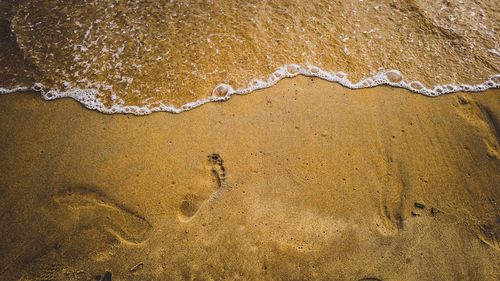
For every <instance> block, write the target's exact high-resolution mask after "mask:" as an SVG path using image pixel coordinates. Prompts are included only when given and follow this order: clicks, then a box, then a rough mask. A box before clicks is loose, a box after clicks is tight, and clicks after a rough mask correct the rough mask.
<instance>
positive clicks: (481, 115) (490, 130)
mask: <svg viewBox="0 0 500 281" xmlns="http://www.w3.org/2000/svg"><path fill="white" fill-rule="evenodd" d="M456 99H457V104H456V106H455V107H456V108H457V112H458V114H459V115H460V116H462V117H463V118H464V119H465V120H467V121H468V122H469V123H470V124H471V125H473V126H474V127H476V128H477V129H478V130H479V132H480V133H481V135H482V138H483V141H484V143H485V145H486V148H487V154H488V156H489V157H491V158H495V159H500V153H499V149H500V148H499V143H498V139H499V135H500V124H498V117H497V116H496V115H495V113H494V112H493V111H492V110H491V109H490V108H489V107H487V106H484V105H482V104H480V103H478V102H476V101H474V100H473V99H471V98H470V97H468V96H467V95H465V94H461V95H457V98H456Z"/></svg>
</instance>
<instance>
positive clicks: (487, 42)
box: [0, 0, 500, 114]
mask: <svg viewBox="0 0 500 281" xmlns="http://www.w3.org/2000/svg"><path fill="white" fill-rule="evenodd" d="M9 2H10V1H9ZM17 2H18V3H17V4H11V3H4V4H0V9H1V11H2V16H1V17H2V18H1V20H0V32H1V34H0V35H1V37H0V40H1V42H2V44H1V46H0V59H1V60H0V77H3V78H2V79H1V80H0V88H3V92H4V93H6V92H9V91H11V90H13V89H16V87H20V89H23V87H25V88H31V87H34V88H35V89H36V90H39V91H40V92H42V95H43V97H44V98H45V99H54V98H58V97H64V96H70V97H73V98H75V99H77V100H79V101H80V102H82V103H83V104H84V105H86V106H87V107H89V108H92V109H97V110H100V111H102V112H108V113H113V112H130V113H135V114H147V113H150V112H151V111H174V112H180V111H183V110H186V109H190V108H192V107H195V106H197V105H199V104H202V103H204V102H208V101H211V100H220V99H227V98H228V97H229V96H230V95H231V94H234V93H237V94H242V93H248V92H251V91H252V90H255V89H258V88H264V87H268V86H271V85H274V84H275V83H276V82H277V81H279V80H280V79H282V78H284V77H292V76H295V75H297V74H305V75H312V76H318V77H321V78H324V79H327V80H330V81H334V82H339V83H341V84H343V85H345V86H349V87H353V88H360V87H370V86H375V85H378V84H391V85H394V86H400V87H405V88H409V89H411V90H414V91H417V92H420V93H422V94H426V95H440V94H443V93H448V92H455V91H459V90H462V91H481V90H484V89H487V88H497V87H499V86H500V76H498V73H500V56H499V53H500V45H499V43H498V42H500V40H499V38H498V29H499V25H498V21H499V19H500V13H499V10H498V7H497V6H496V5H495V3H494V1H388V0H383V1H376V2H377V3H373V2H372V1H362V0H359V1H358V0H357V1H353V0H349V1H326V0H320V1H305V0H294V1H293V0H279V1H260V0H258V1H257V0H246V1H239V0H237V1H235V0H231V1H229V0H227V1H186V0H183V1H169V2H167V1H162V3H159V1H98V0H86V1H81V0H72V1H67V0H59V1H43V2H39V1H17ZM389 70H397V71H389ZM387 71H389V72H388V73H387ZM214 89H215V90H214ZM182 105H184V107H182Z"/></svg>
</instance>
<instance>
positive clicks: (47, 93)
mask: <svg viewBox="0 0 500 281" xmlns="http://www.w3.org/2000/svg"><path fill="white" fill-rule="evenodd" d="M299 75H303V76H307V77H316V78H320V79H323V80H326V81H329V82H335V83H338V84H340V85H342V86H344V87H347V88H350V89H362V88H370V87H376V86H380V85H389V86H393V87H398V88H404V89H408V90H410V91H412V92H415V93H418V94H422V95H425V96H429V97H435V96H441V95H444V94H450V93H456V92H481V91H485V90H488V89H496V88H499V87H500V74H496V75H493V76H490V77H489V78H488V79H486V81H484V82H483V83H481V84H476V85H469V84H459V85H457V84H442V85H436V86H434V87H433V88H427V87H425V86H424V85H423V84H422V83H421V82H419V81H411V80H408V81H407V80H405V79H404V76H403V75H402V74H401V72H400V71H398V70H387V71H383V72H380V73H378V74H376V75H373V76H371V77H366V78H364V79H361V80H360V81H358V82H353V81H351V80H349V79H348V75H347V74H346V73H344V72H331V71H326V70H323V69H321V68H319V67H317V66H300V65H298V64H285V65H283V66H281V67H279V68H278V69H277V70H276V71H274V72H273V73H272V74H271V75H269V77H268V78H267V79H265V80H262V79H253V80H250V82H249V83H248V85H247V87H245V88H236V89H235V88H233V87H232V86H231V85H228V84H224V83H220V84H218V85H216V86H215V88H214V90H213V92H212V94H211V95H209V96H207V97H206V98H202V99H198V100H195V101H192V102H189V103H186V104H184V105H182V106H180V107H176V106H174V105H172V104H164V103H162V102H160V103H155V105H154V106H134V105H124V104H123V101H122V100H120V99H116V100H115V102H114V103H113V104H112V105H111V106H106V105H105V104H104V103H102V102H101V101H100V95H99V91H98V90H97V89H78V88H74V89H70V90H66V91H60V90H57V89H46V88H45V87H44V85H42V84H41V83H35V84H34V85H32V86H17V87H14V88H10V89H6V88H0V94H9V93H14V92H26V91H29V90H33V91H35V92H37V93H39V94H40V96H41V97H42V98H43V99H44V100H55V99H59V98H72V99H74V100H76V101H78V102H80V103H81V104H82V105H83V106H85V107H86V108H88V109H91V110H97V111H99V112H102V113H106V114H115V113H119V114H133V115H148V114H151V113H153V112H171V113H181V112H184V111H188V110H191V109H194V108H196V107H199V106H201V105H203V104H206V103H209V102H216V101H217V102H218V101H226V100H229V99H230V98H231V96H233V95H247V94H250V93H252V92H254V91H256V90H261V89H265V88H269V87H271V86H273V85H275V84H277V83H278V82H279V81H281V80H282V79H284V78H293V77H296V76H299Z"/></svg>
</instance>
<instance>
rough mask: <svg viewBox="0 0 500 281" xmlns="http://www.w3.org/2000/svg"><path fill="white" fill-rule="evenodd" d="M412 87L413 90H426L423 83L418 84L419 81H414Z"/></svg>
mask: <svg viewBox="0 0 500 281" xmlns="http://www.w3.org/2000/svg"><path fill="white" fill-rule="evenodd" d="M410 87H411V88H412V89H413V90H417V91H418V90H422V89H423V88H424V85H422V83H420V82H418V81H413V82H411V83H410Z"/></svg>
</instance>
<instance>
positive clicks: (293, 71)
mask: <svg viewBox="0 0 500 281" xmlns="http://www.w3.org/2000/svg"><path fill="white" fill-rule="evenodd" d="M286 71H288V73H290V74H291V75H295V74H297V73H299V71H300V68H299V66H298V65H295V64H289V65H287V66H286Z"/></svg>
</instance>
